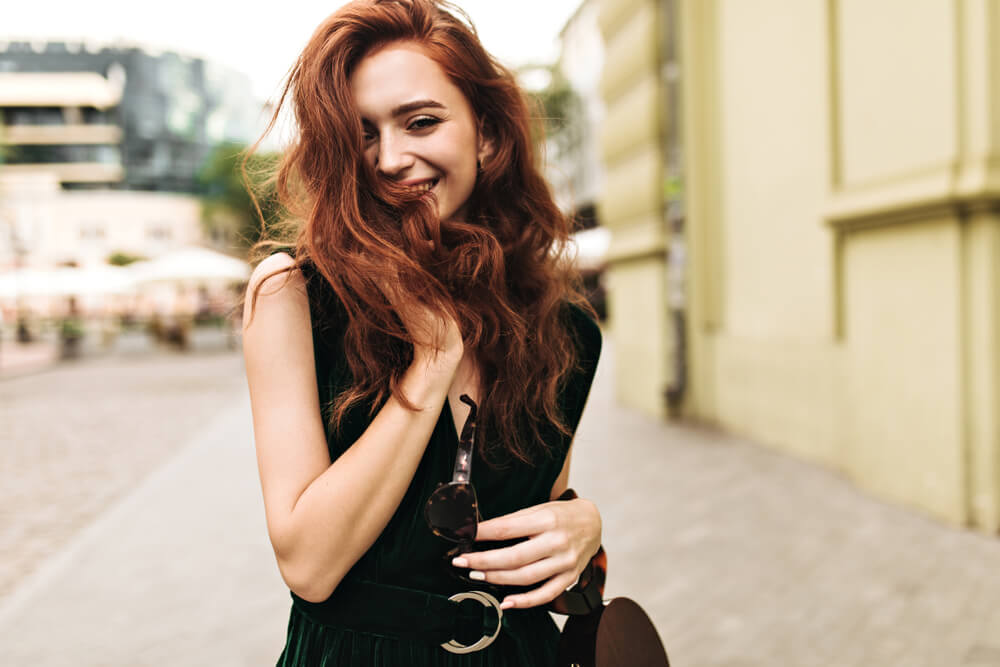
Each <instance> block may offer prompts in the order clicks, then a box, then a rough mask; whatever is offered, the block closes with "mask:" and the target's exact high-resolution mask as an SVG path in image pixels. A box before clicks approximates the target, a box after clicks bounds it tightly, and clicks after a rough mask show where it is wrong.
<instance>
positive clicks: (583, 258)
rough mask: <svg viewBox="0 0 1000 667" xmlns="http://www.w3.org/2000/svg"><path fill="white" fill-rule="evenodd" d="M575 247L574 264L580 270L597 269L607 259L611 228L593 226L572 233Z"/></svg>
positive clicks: (600, 267)
mask: <svg viewBox="0 0 1000 667" xmlns="http://www.w3.org/2000/svg"><path fill="white" fill-rule="evenodd" d="M573 242H574V243H575V244H576V247H577V254H576V266H577V268H578V269H580V270H581V271H599V270H600V269H602V268H604V264H605V262H607V259H608V248H610V247H611V230H610V229H608V228H606V227H594V228H592V229H585V230H583V231H580V232H577V233H576V234H573Z"/></svg>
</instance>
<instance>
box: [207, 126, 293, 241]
mask: <svg viewBox="0 0 1000 667" xmlns="http://www.w3.org/2000/svg"><path fill="white" fill-rule="evenodd" d="M246 148H247V147H246V146H243V145H241V144H234V143H225V144H220V145H219V146H217V147H216V148H215V149H214V150H213V151H212V152H211V153H210V154H209V157H208V159H207V160H206V161H205V164H204V166H203V167H202V169H201V171H200V172H199V174H198V184H199V187H200V190H201V194H202V221H203V223H204V225H205V231H206V232H207V234H208V236H209V238H211V239H212V240H213V241H215V242H217V243H221V244H225V245H228V246H229V247H230V249H233V250H238V251H240V252H241V253H245V252H246V250H247V249H248V248H250V247H251V246H252V245H253V244H254V243H256V242H257V241H258V240H259V239H260V236H261V219H260V216H259V215H258V214H257V209H256V208H255V207H254V204H253V199H252V198H251V196H250V192H249V191H248V190H247V187H246V184H245V183H244V180H243V171H242V169H241V164H242V162H243V157H244V154H245V151H246ZM280 159H281V155H280V154H278V153H254V154H253V155H251V156H250V159H249V160H247V164H246V171H247V175H248V176H249V178H250V181H251V184H252V186H253V187H254V188H255V190H256V195H257V201H258V203H259V204H260V210H261V213H262V214H263V216H264V222H265V225H266V227H267V229H268V230H269V231H270V229H271V228H272V226H274V225H275V224H276V222H277V221H278V219H279V215H280V207H279V205H278V202H277V198H276V197H275V194H274V186H273V184H272V183H270V181H269V180H268V178H269V177H270V175H271V174H272V173H273V171H274V168H275V166H276V165H277V163H278V160H280Z"/></svg>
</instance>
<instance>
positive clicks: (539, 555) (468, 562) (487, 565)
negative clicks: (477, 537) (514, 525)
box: [459, 535, 560, 583]
mask: <svg viewBox="0 0 1000 667" xmlns="http://www.w3.org/2000/svg"><path fill="white" fill-rule="evenodd" d="M559 546H560V544H559V541H558V540H557V539H554V536H544V535H542V536H539V537H536V538H535V539H531V540H527V541H525V542H519V543H518V544H514V545H511V546H509V547H502V548H500V549H490V550H489V551H470V552H467V553H464V554H462V555H461V556H460V557H459V558H461V561H460V563H462V562H464V563H465V564H464V565H459V567H468V568H470V569H473V570H513V569H517V568H519V567H522V566H524V565H527V564H529V563H534V562H535V561H538V560H541V559H543V558H548V557H549V556H550V555H551V554H552V553H553V552H555V551H558V549H559ZM536 581H537V579H536ZM528 583H533V582H528Z"/></svg>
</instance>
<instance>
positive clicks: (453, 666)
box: [277, 267, 601, 667]
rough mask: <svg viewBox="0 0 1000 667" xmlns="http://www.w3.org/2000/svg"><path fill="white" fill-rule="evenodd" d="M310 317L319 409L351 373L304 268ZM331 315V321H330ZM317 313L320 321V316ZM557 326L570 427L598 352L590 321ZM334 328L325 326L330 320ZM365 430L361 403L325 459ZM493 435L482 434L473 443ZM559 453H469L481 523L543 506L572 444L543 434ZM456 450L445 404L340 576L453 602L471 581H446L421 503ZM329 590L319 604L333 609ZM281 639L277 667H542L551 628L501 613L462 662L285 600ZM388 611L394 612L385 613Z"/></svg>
mask: <svg viewBox="0 0 1000 667" xmlns="http://www.w3.org/2000/svg"><path fill="white" fill-rule="evenodd" d="M305 275H306V278H307V284H308V293H309V301H310V310H311V312H312V318H313V348H314V351H315V356H316V377H317V381H318V384H319V392H320V404H321V405H324V406H325V405H327V404H328V403H329V402H330V401H331V400H332V399H333V397H334V396H335V395H336V393H337V392H338V391H339V390H340V389H342V388H343V387H344V386H346V384H347V383H349V382H350V372H349V370H348V368H347V363H346V360H345V358H344V352H343V347H342V334H343V332H342V331H341V330H339V329H338V327H337V326H336V322H338V321H339V322H343V321H344V320H343V317H342V315H343V314H342V312H338V306H337V303H336V297H335V296H334V295H333V292H332V290H331V289H330V288H329V286H328V285H327V284H326V282H325V281H324V280H323V279H322V277H320V276H319V274H318V273H315V272H314V271H310V270H309V268H308V267H306V269H305ZM330 313H333V317H330ZM324 314H325V316H324ZM564 315H565V318H564V319H565V321H566V324H567V326H568V327H570V328H571V329H572V330H573V332H574V334H575V336H574V337H575V339H576V340H577V343H578V349H579V350H580V352H581V364H580V368H579V369H577V370H576V371H575V372H574V374H573V375H572V379H571V381H570V382H569V383H568V384H567V387H566V390H565V391H564V393H563V395H562V397H561V401H562V405H563V408H564V410H565V414H566V416H567V419H568V422H569V424H570V426H571V427H572V428H573V430H575V429H576V425H577V423H578V422H579V419H580V415H581V413H582V412H583V406H584V403H585V401H586V399H587V394H588V393H589V391H590V384H591V381H592V380H593V376H594V370H595V368H596V366H597V360H598V356H599V355H600V348H601V333H600V329H599V328H598V327H597V324H596V323H595V322H594V321H593V320H591V319H590V318H589V317H588V316H587V315H586V314H584V313H583V312H582V311H580V310H579V309H577V308H575V307H567V308H566V309H565V313H564ZM331 321H332V322H334V324H332V325H331V324H328V322H331ZM369 423H370V419H369V418H368V408H367V406H355V408H354V409H353V410H352V411H351V412H350V413H349V414H348V415H347V417H346V419H345V421H344V423H343V424H342V426H341V431H340V434H339V436H335V435H334V433H333V432H332V431H331V430H330V429H329V428H328V429H327V442H328V445H329V450H330V457H331V460H335V459H336V458H337V457H338V456H340V455H341V454H342V453H343V452H344V451H345V450H346V448H347V447H348V446H349V445H350V444H351V443H353V442H354V441H356V440H357V439H358V437H359V436H360V435H361V434H362V433H363V432H364V430H365V428H366V427H367V426H368V424H369ZM489 437H496V436H495V434H494V435H492V436H491V434H489V433H488V432H487V433H485V434H481V435H480V439H482V438H489ZM551 438H552V439H551V442H553V443H555V444H556V447H555V450H556V452H557V454H556V455H555V456H553V457H546V458H543V459H542V460H540V461H538V462H536V464H535V465H534V466H529V465H527V464H519V463H511V462H508V463H507V464H506V465H505V466H504V467H495V466H494V467H491V466H489V465H487V463H486V461H484V460H483V458H482V457H481V456H480V452H481V450H480V449H479V448H478V447H477V449H476V452H475V454H476V456H475V457H474V461H473V466H472V482H473V484H474V485H475V487H476V490H477V494H478V497H479V504H480V511H481V514H482V516H483V518H484V519H489V518H493V517H497V516H501V515H504V514H509V513H511V512H515V511H517V510H519V509H523V508H525V507H529V506H531V505H536V504H539V503H544V502H547V501H548V500H549V494H550V492H551V490H552V485H553V484H554V483H555V480H556V477H558V475H559V472H560V471H561V470H562V466H563V462H564V461H565V454H566V450H567V448H568V446H569V442H570V440H571V438H567V437H565V436H562V435H560V434H559V433H558V432H556V431H555V429H552V432H551ZM457 446H458V437H457V435H456V431H455V426H454V422H453V420H452V418H451V413H450V409H449V406H448V404H447V403H445V406H444V409H443V410H442V411H441V415H440V417H439V419H438V422H437V425H436V426H435V428H434V432H433V433H432V434H431V438H430V441H429V442H428V444H427V449H426V451H425V452H424V455H423V458H422V459H421V461H420V463H419V465H418V467H417V470H416V473H415V474H414V476H413V480H412V482H411V483H410V486H409V488H408V489H407V491H406V494H405V496H404V497H403V500H402V502H401V503H400V505H399V508H398V509H397V510H396V513H395V514H394V515H393V517H392V518H391V519H390V521H389V523H388V525H387V526H386V527H385V530H384V531H383V532H382V534H381V535H380V536H379V537H378V539H377V540H376V541H375V543H374V544H373V545H372V547H371V548H370V549H369V550H368V551H367V552H366V553H365V554H364V555H363V556H362V557H361V559H360V560H359V561H358V562H357V563H356V564H355V565H354V567H353V568H352V569H351V570H350V572H349V573H348V574H347V575H346V577H345V581H354V580H366V581H372V582H378V583H383V584H392V585H396V586H403V587H407V588H414V589H420V590H424V591H430V592H435V593H440V594H443V595H451V594H453V593H457V592H459V591H463V590H470V588H471V587H470V585H469V584H463V583H462V582H461V581H459V580H457V579H455V578H454V577H452V576H449V573H448V572H447V568H446V567H444V566H443V565H442V563H443V555H444V553H445V552H446V551H447V550H448V548H449V547H450V546H451V545H450V544H448V543H447V542H445V541H444V540H442V539H440V538H438V537H436V536H434V535H433V534H432V533H431V532H430V530H429V529H428V528H427V524H426V523H425V521H424V517H423V506H424V503H425V501H426V499H427V497H428V496H429V495H430V493H431V492H432V491H433V490H434V488H435V487H436V486H437V485H438V484H439V483H440V482H446V481H450V479H451V472H452V467H453V466H454V463H455V453H456V448H457ZM336 595H337V593H336V591H334V594H333V595H332V596H331V598H330V599H329V600H327V601H326V602H325V603H322V604H336ZM292 600H293V604H292V609H291V614H290V618H289V622H288V633H287V640H286V645H285V648H284V650H283V651H282V653H281V656H280V657H279V659H278V663H277V664H278V666H279V667H307V666H308V667H341V666H344V667H346V666H348V665H350V666H352V667H362V666H364V667H424V666H427V667H430V666H441V667H445V666H447V667H459V666H461V667H473V666H476V667H478V666H483V667H485V666H491V667H492V666H495V667H500V666H510V667H515V666H516V667H529V666H533V665H538V666H539V667H549V666H550V665H552V664H554V662H555V652H556V645H557V643H558V639H559V632H558V628H557V626H556V625H555V622H554V621H553V620H552V618H551V617H550V616H549V614H548V612H547V611H546V610H545V608H544V607H541V608H533V609H523V610H521V609H511V610H506V611H504V615H503V626H502V630H501V632H500V635H499V636H498V637H497V639H496V641H495V642H493V644H491V645H490V646H488V647H487V648H485V649H483V650H481V651H477V652H474V653H469V654H465V655H456V654H452V653H449V652H447V651H445V650H444V649H443V648H441V647H440V646H439V645H437V644H434V643H428V642H424V641H420V640H408V639H397V638H392V637H386V636H380V635H378V634H369V633H362V632H355V631H352V630H347V629H344V628H339V627H331V626H329V625H326V624H324V623H322V622H321V621H319V620H317V619H316V618H315V616H311V615H310V614H309V613H308V603H306V604H303V603H302V601H300V600H299V599H298V598H297V596H295V595H294V593H293V594H292ZM385 613H386V614H392V613H393V612H392V610H391V609H386V611H385Z"/></svg>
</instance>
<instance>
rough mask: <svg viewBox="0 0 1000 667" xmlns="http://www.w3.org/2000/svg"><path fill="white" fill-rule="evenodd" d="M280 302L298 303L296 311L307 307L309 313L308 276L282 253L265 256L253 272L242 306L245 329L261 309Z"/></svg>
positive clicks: (274, 305)
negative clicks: (306, 280) (306, 279)
mask: <svg viewBox="0 0 1000 667" xmlns="http://www.w3.org/2000/svg"><path fill="white" fill-rule="evenodd" d="M276 302H277V303H276ZM289 302H290V303H289ZM279 304H283V305H284V306H285V307H287V306H298V308H297V310H301V308H302V306H306V308H307V309H306V312H307V313H308V295H307V293H306V289H305V277H304V276H303V275H302V271H301V270H300V269H299V268H297V267H296V265H295V260H294V259H292V257H291V256H289V255H288V254H287V253H283V252H278V253H274V254H273V255H270V256H268V257H266V258H264V260H263V261H261V263H260V264H258V265H257V267H256V268H255V269H254V270H253V273H251V274H250V280H249V281H248V283H247V291H246V297H245V300H244V305H243V322H244V329H245V328H246V327H248V326H249V325H250V324H251V322H252V320H253V319H255V316H256V315H257V311H258V310H259V309H261V308H263V309H265V310H271V309H273V308H275V307H276V306H278V305H279Z"/></svg>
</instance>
